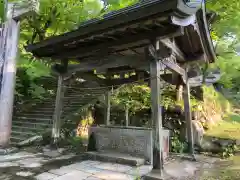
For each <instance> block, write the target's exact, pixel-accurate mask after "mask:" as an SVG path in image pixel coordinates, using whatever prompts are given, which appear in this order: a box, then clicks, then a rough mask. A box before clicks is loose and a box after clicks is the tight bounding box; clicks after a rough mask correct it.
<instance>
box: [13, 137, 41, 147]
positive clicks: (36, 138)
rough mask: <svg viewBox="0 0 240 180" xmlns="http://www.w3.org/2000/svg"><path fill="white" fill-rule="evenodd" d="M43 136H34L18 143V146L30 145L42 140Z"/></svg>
mask: <svg viewBox="0 0 240 180" xmlns="http://www.w3.org/2000/svg"><path fill="white" fill-rule="evenodd" d="M42 139H43V138H42V136H34V137H31V138H29V139H27V140H24V141H22V142H20V143H18V144H17V146H18V147H22V146H29V145H31V144H33V143H35V142H40V141H42Z"/></svg>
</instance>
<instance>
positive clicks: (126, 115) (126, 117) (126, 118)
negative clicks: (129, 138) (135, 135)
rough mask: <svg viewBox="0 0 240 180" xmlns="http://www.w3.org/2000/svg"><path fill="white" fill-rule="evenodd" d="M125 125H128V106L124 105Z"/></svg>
mask: <svg viewBox="0 0 240 180" xmlns="http://www.w3.org/2000/svg"><path fill="white" fill-rule="evenodd" d="M125 126H126V127H128V126H129V108H128V106H125Z"/></svg>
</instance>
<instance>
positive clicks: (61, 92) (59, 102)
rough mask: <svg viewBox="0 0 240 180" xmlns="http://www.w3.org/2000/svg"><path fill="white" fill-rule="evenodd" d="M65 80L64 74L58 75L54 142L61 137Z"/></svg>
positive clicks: (53, 128)
mask: <svg viewBox="0 0 240 180" xmlns="http://www.w3.org/2000/svg"><path fill="white" fill-rule="evenodd" d="M63 85H64V82H63V76H59V77H58V88H57V95H56V101H55V110H54V114H53V127H52V138H53V143H54V144H55V143H57V142H58V140H59V138H60V130H61V125H62V122H61V114H62V106H63V97H64V86H63Z"/></svg>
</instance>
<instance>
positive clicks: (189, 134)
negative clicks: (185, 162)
mask: <svg viewBox="0 0 240 180" xmlns="http://www.w3.org/2000/svg"><path fill="white" fill-rule="evenodd" d="M183 88H184V93H183V99H184V113H185V121H186V131H187V142H188V151H189V153H190V154H191V155H194V141H193V128H192V114H191V104H190V86H189V81H188V78H187V76H186V84H184V86H183Z"/></svg>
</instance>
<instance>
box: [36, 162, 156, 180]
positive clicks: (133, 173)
mask: <svg viewBox="0 0 240 180" xmlns="http://www.w3.org/2000/svg"><path fill="white" fill-rule="evenodd" d="M151 169H152V168H151V166H147V165H143V166H140V167H131V166H127V165H120V164H114V163H104V162H100V161H90V160H87V161H83V162H80V163H74V164H71V165H68V166H62V167H60V168H58V169H52V170H50V171H48V172H44V173H42V174H39V175H37V176H35V177H36V179H37V180H50V179H51V180H69V179H71V180H103V179H104V180H135V179H137V178H139V177H141V176H142V175H145V174H147V173H148V172H150V171H151Z"/></svg>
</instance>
